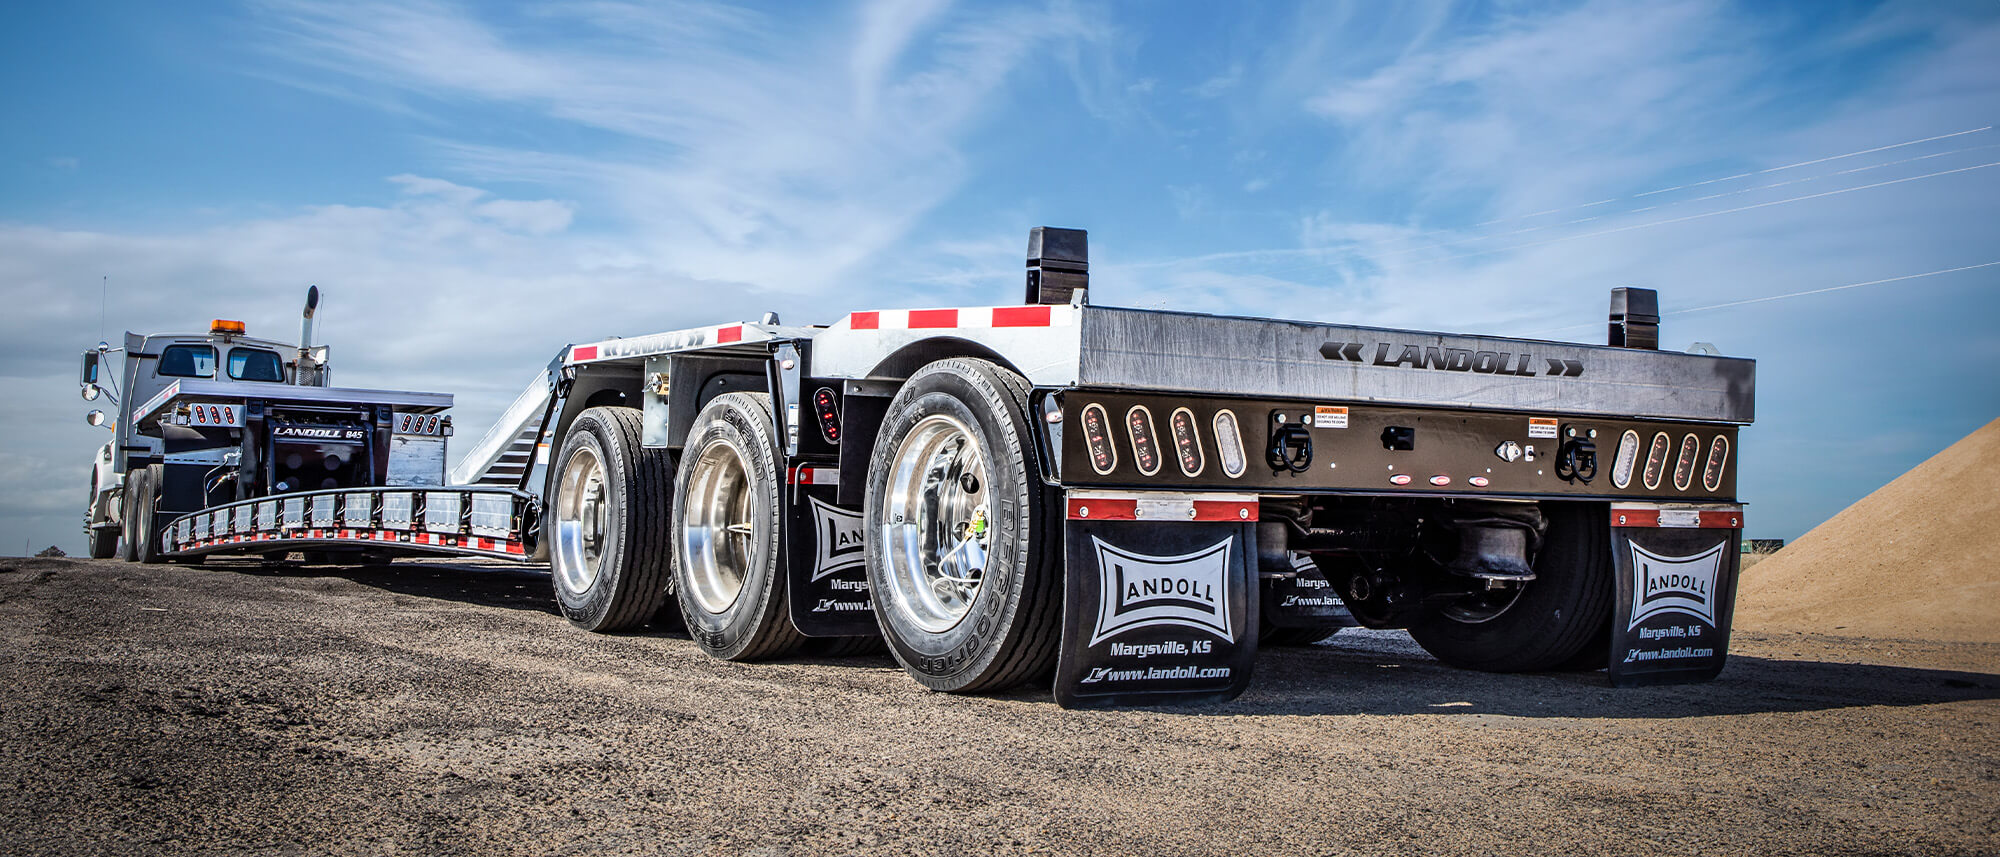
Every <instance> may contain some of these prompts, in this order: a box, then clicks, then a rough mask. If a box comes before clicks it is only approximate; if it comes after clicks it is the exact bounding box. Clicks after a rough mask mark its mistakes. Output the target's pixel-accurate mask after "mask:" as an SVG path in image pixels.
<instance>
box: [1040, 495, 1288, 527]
mask: <svg viewBox="0 0 2000 857" xmlns="http://www.w3.org/2000/svg"><path fill="white" fill-rule="evenodd" d="M1064 505H1065V507H1066V509H1065V512H1066V514H1067V516H1068V517H1069V519H1070V520H1072V521H1159V522H1162V523H1176V522H1182V521H1238V522H1241V521H1255V520H1257V511H1258V510H1257V498H1256V497H1255V496H1252V495H1249V494H1162V493H1158V492H1151V491H1147V492H1117V491H1074V492H1071V493H1070V495H1069V497H1068V501H1067V502H1066V503H1065V504H1064Z"/></svg>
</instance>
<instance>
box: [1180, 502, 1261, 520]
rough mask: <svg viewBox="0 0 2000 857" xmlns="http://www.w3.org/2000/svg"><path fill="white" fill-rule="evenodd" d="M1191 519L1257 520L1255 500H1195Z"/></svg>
mask: <svg viewBox="0 0 2000 857" xmlns="http://www.w3.org/2000/svg"><path fill="white" fill-rule="evenodd" d="M1192 520H1196V521H1254V520H1257V501H1255V500H1251V501H1250V502H1248V503H1243V502H1238V501H1235V500H1196V501H1194V518H1193V519H1192Z"/></svg>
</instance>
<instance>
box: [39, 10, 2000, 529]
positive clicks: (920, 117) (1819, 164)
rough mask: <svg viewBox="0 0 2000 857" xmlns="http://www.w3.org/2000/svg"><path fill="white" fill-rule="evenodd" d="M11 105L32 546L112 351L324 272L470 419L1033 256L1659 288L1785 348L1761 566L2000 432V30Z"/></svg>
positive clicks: (1652, 24)
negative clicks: (731, 327) (573, 361)
mask: <svg viewBox="0 0 2000 857" xmlns="http://www.w3.org/2000/svg"><path fill="white" fill-rule="evenodd" d="M0 75H4V78H0V79H3V80H4V84H5V85H4V86H0V115H5V116H6V117H8V122H7V123H6V130H5V131H4V132H0V301H4V302H5V303H6V304H7V305H8V306H10V307H11V308H13V309H12V311H11V312H9V313H7V314H6V315H5V317H4V319H0V395H4V397H5V400H6V401H8V402H10V403H11V407H10V408H8V409H6V410H5V413H4V414H0V437H4V438H5V441H6V442H5V443H4V445H0V552H12V551H13V550H16V549H18V548H19V547H20V546H21V545H22V544H23V542H24V540H25V541H27V542H29V543H32V545H33V546H34V547H36V548H39V547H41V546H44V545H47V544H50V543H56V544H60V545H62V546H64V547H65V548H66V549H70V550H72V551H74V550H75V549H76V548H77V547H79V546H80V543H81V539H80V537H79V532H78V527H77V522H78V515H79V513H80V505H81V500H82V497H83V493H84V488H85V487H86V485H87V471H86V467H85V466H86V463H87V459H88V456H89V454H90V452H91V450H92V449H94V448H95V446H96V445H97V444H98V443H101V442H102V437H103V436H102V435H101V434H99V433H98V430H93V429H90V428H88V427H87V426H85V425H83V423H82V420H81V419H80V416H81V413H82V411H83V410H84V409H85V406H84V405H83V404H82V403H81V402H80V401H78V400H77V399H75V398H74V395H75V392H74V390H73V388H72V385H73V383H74V382H73V380H72V378H73V374H74V368H73V363H74V360H75V354H76V353H77V352H78V351H79V350H80V349H82V348H83V347H86V346H87V345H89V344H90V343H94V342H95V341H97V339H99V338H100V336H102V335H105V333H108V334H110V335H111V338H115V334H116V332H117V331H120V330H125V329H133V330H140V331H157V330H162V329H170V328H179V329H195V328H198V327H199V326H200V325H201V324H203V323H205V321H206V320H207V319H209V318H213V317H217V316H225V317H230V316H234V317H242V318H244V319H245V320H246V321H248V322H249V323H250V325H251V327H252V330H253V332H265V333H270V334H273V335H282V336H289V335H291V332H292V331H293V330H295V329H296V328H295V324H296V322H295V320H294V319H295V318H296V311H297V310H296V307H297V302H298V300H299V296H300V293H301V292H302V291H303V288H304V286H305V285H306V284H308V283H317V284H319V285H320V286H321V287H322V288H323V289H325V290H326V291H327V294H328V298H327V303H326V310H325V313H324V321H323V322H322V337H323V339H324V340H325V341H328V342H331V343H333V345H334V348H335V352H334V354H335V366H336V372H337V374H338V380H339V381H340V382H342V383H344V384H354V385H364V386H412V387H419V388H427V389H437V390H443V391H449V392H454V393H456V394H458V395H459V399H460V407H459V409H458V411H459V417H458V419H459V424H460V425H461V426H463V427H465V429H466V430H469V431H467V434H468V435H476V434H477V432H478V430H479V429H481V428H483V426H484V424H485V423H486V422H487V421H488V420H490V419H491V417H492V415H493V414H494V413H496V412H497V411H498V409H499V408H500V407H501V406H503V405H504V404H505V402H506V401H507V400H508V399H509V398H511V397H512V395H513V394H514V393H515V392H517V391H518V390H519V388H520V386H521V385H522V384H523V383H525V382H526V381H527V380H528V377H529V376H531V375H532V374H533V373H534V372H535V371H536V369H537V368H538V367H539V366H540V365H542V364H543V363H545V362H546V361H547V359H548V357H549V356H550V355H551V354H553V353H554V352H555V351H556V349H558V348H559V347H561V346H562V345H563V344H564V343H567V342H573V341H582V340H589V339H597V338H601V337H604V336H607V335H625V334H639V333H646V332H653V331H657V330H663V329H670V328H675V327H683V326H691V325H695V324H703V323H712V322H717V321H722V320H728V319H736V318H755V317H756V316H757V315H758V314H760V313H761V312H763V311H764V310H767V309H775V310H778V311H780V312H781V313H782V314H783V315H784V316H785V318H786V320H787V321H792V322H828V321H831V320H833V319H835V318H837V317H838V316H839V315H840V314H841V313H843V312H845V311H847V310H849V309H853V308H862V307H869V306H879V307H899V306H924V305H978V304H990V303H998V302H1006V301H1009V300H1012V299H1013V296H1014V295H1015V294H1016V293H1017V291H1018V288H1019V286H1018V282H1017V281H1018V278H1019V276H1020V273H1019V272H1020V259H1021V253H1022V248H1023V245H1024V243H1025V232H1026V230H1027V228H1028V227H1030V226H1033V225H1038V224H1049V225H1065V226H1078V227H1083V228H1087V229H1089V230H1090V231H1091V239H1092V240H1091V243H1092V245H1093V247H1092V251H1093V252H1092V255H1093V261H1094V263H1095V264H1094V266H1093V267H1094V272H1093V280H1094V288H1093V299H1094V300H1095V301H1096V302H1098V303H1103V304H1117V305H1131V306H1164V307H1174V308H1184V309H1192V310H1198V311H1205V312H1230V313H1242V314H1256V315H1272V316H1280V317H1298V318H1312V319H1321V320H1329V321H1340V322H1356V323H1368V324H1384V325H1393V326H1401V327H1415V328H1430V329H1445V330H1458V331H1467V332H1479V333H1493V334H1501V335H1533V336H1539V337H1546V338H1574V339H1578V340H1581V341H1596V340H1597V339H1598V338H1599V337H1601V336H1602V335H1603V333H1602V329H1601V326H1602V319H1603V313H1604V308H1605V307H1604V305H1605V295H1606V292H1607V290H1608V289H1609V288H1610V287H1611V286H1615V285H1639V286H1647V287H1652V288H1657V289H1659V290H1660V293H1661V301H1662V304H1663V306H1664V308H1665V309H1666V310H1667V311H1668V312H1669V313H1670V314H1669V316H1668V318H1667V320H1666V323H1665V325H1664V329H1663V340H1664V343H1665V344H1666V345H1667V346H1669V347H1674V348H1684V347H1687V346H1688V345H1689V344H1690V343H1692V342H1696V341H1704V342H1712V343H1715V344H1716V345H1717V346H1718V347H1719V348H1721V349H1722V351H1723V352H1724V353H1728V354H1734V355H1743V356H1749V357H1754V358H1757V359H1758V360H1759V362H1760V379H1759V391H1758V392H1759V403H1758V404H1759V414H1760V418H1759V420H1758V423H1757V425H1756V426H1754V427H1752V428H1751V429H1749V430H1747V431H1746V432H1745V434H1744V439H1743V442H1742V447H1743V449H1742V454H1741V461H1742V463H1743V467H1744V471H1743V473H1744V476H1743V485H1742V490H1743V494H1744V496H1745V498H1746V499H1747V500H1748V501H1750V502H1751V504H1752V511H1751V514H1750V517H1751V521H1752V526H1751V528H1750V529H1751V535H1756V536H1781V537H1786V538H1791V537H1796V536H1797V535H1799V534H1800V533H1802V532H1804V531H1805V530H1806V529H1809V528H1810V527H1811V526H1813V525H1814V524H1816V523H1818V522H1819V521H1821V520H1824V519H1825V518H1826V517H1829V516H1830V515H1832V514H1833V513H1834V512H1837V511H1838V510H1839V509H1841V508H1842V507H1844V506H1845V505H1846V504H1847V503H1849V502H1852V501H1853V500H1855V499H1858V498H1859V497H1861V496H1862V495H1864V494H1866V493H1867V492H1868V491H1870V490H1873V489H1874V488H1875V487H1877V486H1879V485H1881V484H1882V483H1884V482H1886V481H1888V480H1889V479H1891V478H1893V477H1894V476H1896V475H1897V474H1899V473H1901V472H1902V471H1903V470H1905V469H1907V468H1908V467H1910V466H1912V465H1914V464H1915V463H1916V462H1918V461H1921V460H1922V459H1923V458H1925V457H1927V456H1929V455H1931V454H1933V453H1935V452H1936V451H1937V450H1939V449H1941V448H1943V447H1944V446H1946V445H1948V444H1949V443H1951V442H1952V441H1954V440H1956V439H1957V438H1959V437H1961V436H1963V435H1964V434H1966V433H1967V432H1970V431H1972V430H1973V429H1975V428H1977V427H1978V426H1980V425H1982V424H1984V423H1986V422H1988V421H1990V420H1992V419H1994V418H1995V417H1996V416H2000V381H1996V380H1995V378H1996V373H1995V372H1994V369H1995V368H1996V367H2000V333H1996V330H2000V326H1996V324H1995V322H1996V321H2000V298H1997V297H1996V294H2000V292H1996V286H2000V264H1990V263H2000V241H1996V240H1995V236H1996V229H1995V225H1996V223H2000V130H1995V129H1993V128H1991V127H1989V126H1992V125H1994V124H1996V123H2000V7H1995V6H1994V5H1993V4H1990V3H1960V4H1950V3H1906V4H1898V3H1886V4H1876V3H1830V2H1828V3H1819V2H1816V3H1801V4H1792V5H1787V4H1775V3H1749V4H1733V3H1723V2H1700V0H1695V1H1694V2H1652V3H1590V2H1584V3H1574V2H1572V3H1513V2H1508V3H1491V4H1447V3H1394V4H1391V3H1372V2H1360V3H1350V4H1340V3H1330V4H1305V5H1293V4H1277V3H1273V4H1254V5H1253V4H1196V3H1109V4H1099V3H1086V2H1069V3H1051V4H1041V3H1032V2H1030V3H1019V4H1009V3H978V4H972V3H960V4H953V3H948V2H943V0H877V2H861V3H853V4H834V3H825V4H821V3H813V4H798V5H761V6H757V7H751V8H743V7H734V6H726V5H720V4H710V3H702V2H682V3H664V4H629V5H628V4H624V3H615V2H593V3H587V4H585V3H574V4H560V3H558V4H537V5H522V6H504V7H503V6H499V5H497V4H483V3H482V4H455V3H441V2H439V3H385V4H370V3H355V2H343V3H319V2H303V0H270V2H248V3H214V4H158V3H114V2H101V3H74V4H11V5H9V6H8V7H7V8H6V9H5V10H4V11H0ZM1870 150H1874V151H1870ZM1961 268H1962V269H1964V270H1956V271H1953V270H1952V269H1961ZM1944 271H1950V272H1949V273H1934V272H1944ZM1912 275H1924V276H1916V277H1913V278H1910V279H1894V281H1892V282H1886V283H1880V284H1876V285H1867V286H1859V287H1855V288H1847V289H1839V290H1835V291H1826V292H1820V293H1817V294H1810V295H1801V296H1798V297H1789V298H1784V299H1780V300H1773V301H1765V302H1760V303H1754V304H1745V305H1740V306H1733V307H1725V308H1720V309H1707V310H1703V309H1700V308H1703V307H1710V306H1714V305H1717V304H1724V303H1731V302H1735V301H1741V300H1746V299H1752V298H1759V297H1766V296H1780V295H1791V294H1795V293H1799V292H1807V291H1814V290H1820V289H1829V288H1833V287H1838V286H1845V285H1850V284H1857V283H1866V282H1870V281H1876V280H1890V279H1893V278H1905V277H1912ZM105 278H108V283H109V292H110V295H111V301H110V304H109V308H108V309H104V308H102V307H101V306H100V301H99V292H100V288H101V287H102V285H103V284H104V283H105V282H106V279H105ZM1689 310H1698V311H1689ZM101 311H102V315H103V317H104V318H105V321H104V322H103V324H102V327H104V328H108V330H105V332H104V333H100V328H101V325H100V312H101ZM470 440H471V437H469V436H468V437H466V438H464V440H463V441H462V442H461V443H460V447H465V446H469V441H470Z"/></svg>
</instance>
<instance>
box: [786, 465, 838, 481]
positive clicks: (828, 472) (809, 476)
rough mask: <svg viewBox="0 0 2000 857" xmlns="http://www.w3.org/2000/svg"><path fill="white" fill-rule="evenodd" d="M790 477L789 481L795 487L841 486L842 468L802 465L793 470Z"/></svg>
mask: <svg viewBox="0 0 2000 857" xmlns="http://www.w3.org/2000/svg"><path fill="white" fill-rule="evenodd" d="M789 476H790V479H789V481H790V482H791V484H793V485H838V484H840V468H838V467H814V466H813V465H810V464H801V465H799V466H797V467H794V468H792V471H791V473H790V474H789Z"/></svg>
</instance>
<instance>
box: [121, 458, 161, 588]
mask: <svg viewBox="0 0 2000 857" xmlns="http://www.w3.org/2000/svg"><path fill="white" fill-rule="evenodd" d="M165 476H166V467H164V466H162V465H158V464H149V465H146V469H144V470H141V471H139V472H138V473H137V474H135V477H134V478H133V480H132V482H133V486H134V490H133V492H132V493H133V494H134V496H133V498H132V517H131V520H132V530H131V535H130V537H131V538H132V539H133V544H134V548H133V557H134V558H136V559H137V560H138V561H139V562H141V563H144V564H146V565H159V564H160V563H163V562H166V561H167V557H166V554H165V552H163V551H162V550H161V546H160V535H161V533H162V532H163V529H162V528H161V527H160V525H159V521H158V520H157V518H158V517H159V515H158V510H157V509H156V508H155V507H156V506H158V505H159V500H160V481H161V479H162V478H164V477H165Z"/></svg>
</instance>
